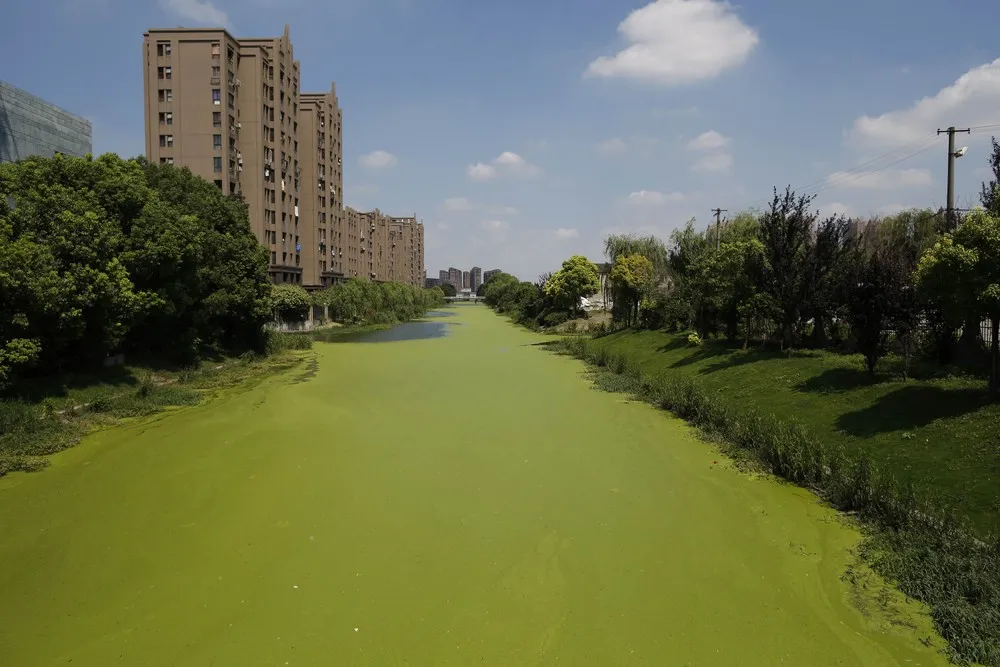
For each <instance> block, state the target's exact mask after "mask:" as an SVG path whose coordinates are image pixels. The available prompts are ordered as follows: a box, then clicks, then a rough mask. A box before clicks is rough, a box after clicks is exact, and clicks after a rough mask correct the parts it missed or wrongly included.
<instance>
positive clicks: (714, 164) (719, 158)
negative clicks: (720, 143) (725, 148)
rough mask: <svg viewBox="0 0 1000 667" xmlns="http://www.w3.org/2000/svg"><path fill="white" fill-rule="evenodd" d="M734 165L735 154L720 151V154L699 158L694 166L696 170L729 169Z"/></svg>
mask: <svg viewBox="0 0 1000 667" xmlns="http://www.w3.org/2000/svg"><path fill="white" fill-rule="evenodd" d="M732 166H733V156H732V155H730V154H729V153H719V154H718V155H706V156H705V157H703V158H699V160H698V161H697V162H695V163H694V166H693V167H691V169H693V170H694V171H727V170H729V169H731V168H732Z"/></svg>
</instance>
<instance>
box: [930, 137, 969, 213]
mask: <svg viewBox="0 0 1000 667" xmlns="http://www.w3.org/2000/svg"><path fill="white" fill-rule="evenodd" d="M957 132H965V133H966V134H972V130H971V129H970V128H967V129H964V130H956V129H955V126H954V125H952V126H951V127H949V128H948V129H947V130H938V131H937V133H938V134H945V133H947V134H948V212H947V213H946V216H947V219H948V229H949V230H950V229H954V228H955V227H957V226H958V225H957V223H956V221H955V158H960V157H962V156H963V155H965V149H964V148H963V149H962V150H961V151H956V150H955V133H957Z"/></svg>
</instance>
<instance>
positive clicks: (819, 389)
mask: <svg viewBox="0 0 1000 667" xmlns="http://www.w3.org/2000/svg"><path fill="white" fill-rule="evenodd" d="M885 380H886V378H885V377H884V376H879V375H871V374H870V373H868V372H867V371H864V370H861V369H858V368H831V369H829V370H825V371H823V372H822V373H820V374H819V375H814V376H813V377H811V378H809V379H807V380H804V381H803V382H801V383H800V384H798V385H797V386H796V387H795V388H796V389H797V390H799V391H804V392H811V393H817V394H835V393H839V392H844V391H852V390H854V389H860V388H862V387H871V386H872V385H876V384H880V383H881V382H884V381H885Z"/></svg>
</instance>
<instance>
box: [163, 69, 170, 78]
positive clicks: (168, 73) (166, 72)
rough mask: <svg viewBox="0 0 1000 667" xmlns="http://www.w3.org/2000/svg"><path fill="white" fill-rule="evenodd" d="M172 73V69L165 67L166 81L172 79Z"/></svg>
mask: <svg viewBox="0 0 1000 667" xmlns="http://www.w3.org/2000/svg"><path fill="white" fill-rule="evenodd" d="M171 72H172V69H171V68H170V67H164V68H163V78H164V79H169V78H171Z"/></svg>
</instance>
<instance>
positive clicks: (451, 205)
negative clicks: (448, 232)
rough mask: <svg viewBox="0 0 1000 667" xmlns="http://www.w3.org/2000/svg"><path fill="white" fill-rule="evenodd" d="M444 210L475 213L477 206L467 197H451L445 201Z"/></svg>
mask: <svg viewBox="0 0 1000 667" xmlns="http://www.w3.org/2000/svg"><path fill="white" fill-rule="evenodd" d="M444 210H446V211H474V210H476V207H475V205H474V204H473V203H472V202H471V201H469V200H468V199H467V198H466V197H449V198H448V199H445V200H444Z"/></svg>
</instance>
